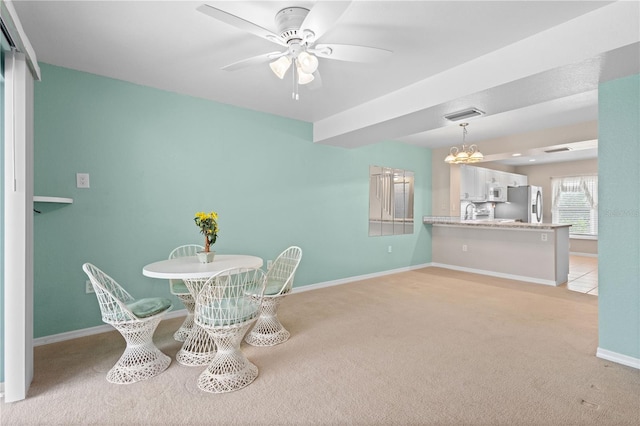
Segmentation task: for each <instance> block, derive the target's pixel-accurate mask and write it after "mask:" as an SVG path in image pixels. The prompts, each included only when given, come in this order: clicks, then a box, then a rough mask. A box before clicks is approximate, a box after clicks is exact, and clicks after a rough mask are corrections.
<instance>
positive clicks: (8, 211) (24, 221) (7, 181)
mask: <svg viewBox="0 0 640 426" xmlns="http://www.w3.org/2000/svg"><path fill="white" fill-rule="evenodd" d="M4 76H5V108H4V110H5V137H4V171H5V172H4V376H5V386H4V388H5V389H4V390H5V402H12V401H18V400H21V399H24V398H25V397H26V394H27V391H28V389H29V385H30V384H31V380H32V378H33V78H32V76H31V73H30V72H29V70H28V67H27V62H26V59H25V55H24V54H22V53H17V52H7V54H6V55H5V73H4Z"/></svg>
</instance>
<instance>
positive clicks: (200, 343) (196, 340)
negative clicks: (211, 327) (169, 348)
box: [176, 323, 216, 367]
mask: <svg viewBox="0 0 640 426" xmlns="http://www.w3.org/2000/svg"><path fill="white" fill-rule="evenodd" d="M215 355H216V345H215V343H214V342H213V340H212V339H211V337H210V336H209V335H208V334H207V332H206V331H205V330H203V329H202V327H200V326H199V325H198V324H195V323H194V324H193V328H192V329H191V333H189V335H188V336H187V339H186V340H185V341H184V343H183V344H182V348H180V350H179V351H178V353H177V354H176V361H178V362H179V363H180V364H182V365H186V366H190V367H194V366H201V365H209V364H210V363H211V361H212V360H213V358H214V357H215Z"/></svg>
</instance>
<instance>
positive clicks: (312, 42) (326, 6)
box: [197, 1, 392, 100]
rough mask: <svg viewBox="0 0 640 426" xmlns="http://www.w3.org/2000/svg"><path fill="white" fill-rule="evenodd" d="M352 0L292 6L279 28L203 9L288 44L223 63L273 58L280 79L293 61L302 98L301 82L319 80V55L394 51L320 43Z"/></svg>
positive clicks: (350, 57)
mask: <svg viewBox="0 0 640 426" xmlns="http://www.w3.org/2000/svg"><path fill="white" fill-rule="evenodd" d="M349 5H350V2H335V1H319V2H317V3H316V4H315V6H313V8H311V10H309V9H306V8H303V7H297V6H291V7H286V8H284V9H282V10H280V11H279V12H278V13H276V15H275V25H276V31H277V32H272V31H270V30H268V29H266V28H263V27H261V26H259V25H257V24H254V23H253V22H249V21H247V20H245V19H243V18H240V17H239V16H235V15H232V14H230V13H228V12H225V11H224V10H221V9H218V8H215V7H213V6H210V5H208V4H203V5H201V6H199V7H198V8H197V10H198V11H199V12H202V13H204V14H206V15H209V16H211V17H213V18H215V19H217V20H219V21H221V22H224V23H226V24H229V25H232V26H234V27H236V28H239V29H241V30H244V31H246V32H248V33H251V34H253V35H256V36H258V37H261V38H264V39H265V40H268V41H270V42H272V43H275V44H278V45H280V46H281V47H284V48H285V49H284V50H281V51H274V52H268V53H263V54H260V55H258V56H254V57H251V58H247V59H243V60H240V61H238V62H234V63H232V64H229V65H226V66H224V67H222V69H223V70H227V71H235V70H238V69H241V68H245V67H248V66H252V65H257V64H261V63H265V62H270V64H269V66H270V67H271V70H272V71H273V72H274V74H275V75H276V76H278V77H279V78H280V79H282V78H284V76H285V74H286V73H287V71H288V70H289V68H291V65H293V71H292V76H293V85H294V87H293V93H292V98H293V99H296V100H297V99H299V95H298V84H307V83H310V82H312V81H313V80H316V82H319V80H320V74H319V72H318V58H323V59H335V60H339V61H351V62H376V61H380V60H383V59H385V58H387V57H388V56H390V55H391V53H392V52H391V51H389V50H385V49H378V48H375V47H367V46H355V45H350V44H333V43H332V44H316V42H317V41H318V40H319V39H320V38H321V37H322V36H323V35H324V34H325V33H326V32H327V31H328V30H329V29H330V28H331V27H332V26H333V25H334V23H335V22H336V21H338V19H339V18H340V17H341V16H342V15H343V13H344V12H345V11H346V10H347V8H348V7H349Z"/></svg>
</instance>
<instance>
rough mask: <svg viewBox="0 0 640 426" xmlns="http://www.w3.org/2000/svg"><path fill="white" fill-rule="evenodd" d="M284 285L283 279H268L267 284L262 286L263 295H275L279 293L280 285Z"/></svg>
mask: <svg viewBox="0 0 640 426" xmlns="http://www.w3.org/2000/svg"><path fill="white" fill-rule="evenodd" d="M283 285H284V281H280V280H269V281H267V286H266V287H265V288H264V294H265V296H275V295H276V294H278V293H280V290H281V289H282V286H283Z"/></svg>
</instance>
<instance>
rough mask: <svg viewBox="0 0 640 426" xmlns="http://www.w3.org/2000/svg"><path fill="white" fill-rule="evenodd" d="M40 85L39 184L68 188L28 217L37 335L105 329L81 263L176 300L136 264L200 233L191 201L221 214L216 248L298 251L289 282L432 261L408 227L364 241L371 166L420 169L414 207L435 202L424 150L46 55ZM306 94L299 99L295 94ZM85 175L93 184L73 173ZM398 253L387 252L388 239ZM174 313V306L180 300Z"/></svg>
mask: <svg viewBox="0 0 640 426" xmlns="http://www.w3.org/2000/svg"><path fill="white" fill-rule="evenodd" d="M41 70H42V81H41V82H39V83H36V87H35V142H34V151H35V153H34V155H35V158H34V166H35V184H34V185H35V194H36V195H48V196H61V197H71V198H73V199H74V202H73V204H71V205H49V206H42V205H39V207H40V208H42V209H43V212H42V214H37V215H36V216H35V218H34V232H35V246H34V250H35V253H34V256H35V270H34V287H35V289H34V291H35V296H34V299H35V300H34V305H35V308H34V309H35V318H34V328H35V329H34V337H43V336H49V335H53V334H57V333H62V332H67V331H72V330H79V329H84V328H87V327H92V326H96V325H101V324H102V322H101V321H100V313H99V309H98V304H97V301H96V299H95V296H94V295H93V294H85V290H84V283H85V280H86V276H85V275H84V273H83V272H82V269H81V266H82V264H83V263H84V262H91V263H94V264H95V265H96V266H98V267H99V268H101V269H103V270H104V271H105V272H107V273H108V274H109V275H111V276H112V277H113V278H114V279H116V281H118V282H119V283H121V284H122V285H123V286H125V287H126V288H128V289H129V290H130V292H131V293H132V294H133V295H134V296H150V295H155V296H165V297H170V294H169V289H168V284H167V282H165V281H162V280H157V279H152V278H147V277H144V276H142V273H141V272H142V267H143V266H144V265H146V264H148V263H150V262H153V261H156V260H160V259H164V258H166V257H167V256H168V255H169V252H170V251H171V249H173V248H174V247H176V246H178V245H181V244H186V243H202V241H201V240H202V236H201V235H200V234H199V232H198V228H197V227H196V226H195V224H194V222H193V216H194V213H195V212H197V211H202V210H204V211H209V210H215V211H217V212H218V214H219V224H220V233H219V239H218V242H217V243H216V244H215V246H214V249H215V250H216V251H217V252H218V253H222V254H224V253H246V254H253V255H257V256H260V257H262V258H263V259H265V261H266V260H267V259H274V258H275V257H276V255H277V254H278V253H280V251H282V250H283V249H284V248H286V247H288V246H290V245H299V246H300V247H302V250H303V258H302V262H301V264H300V268H299V270H298V273H297V274H296V282H295V286H296V287H300V286H306V285H311V284H315V283H321V282H325V281H330V280H336V279H342V278H347V277H352V276H358V275H363V274H370V273H375V272H379V271H386V270H391V269H396V268H402V267H407V266H411V265H418V264H422V263H425V262H430V261H431V237H430V234H429V233H428V230H427V229H426V227H425V226H423V225H422V224H421V223H420V221H418V222H417V223H416V225H415V233H414V234H412V235H402V236H389V237H369V236H368V235H367V233H368V223H367V217H368V194H369V190H368V184H369V178H368V173H369V166H370V165H372V164H375V165H383V166H388V167H395V168H403V169H407V170H412V171H414V172H415V177H416V195H415V216H416V217H417V218H421V217H422V215H424V214H428V213H429V212H430V210H431V205H430V203H431V170H430V164H431V152H430V150H427V149H424V148H417V147H413V146H408V145H405V144H400V143H397V142H390V141H387V142H381V143H379V144H376V145H371V146H366V147H363V148H359V149H353V150H350V149H344V148H338V147H332V146H325V145H319V144H314V143H313V142H312V126H311V124H309V123H305V122H301V121H296V120H291V119H286V118H282V117H278V116H273V115H269V114H264V113H259V112H255V111H249V110H246V109H241V108H236V107H232V106H228V105H222V104H219V103H215V102H212V101H208V100H204V99H199V98H194V97H189V96H183V95H179V94H175V93H170V92H165V91H161V90H157V89H152V88H149V87H144V86H139V85H134V84H130V83H126V82H122V81H118V80H113V79H109V78H104V77H99V76H96V75H92V74H87V73H83V72H78V71H73V70H69V69H65V68H60V67H55V66H51V65H47V64H41ZM300 102H303V101H300ZM77 172H84V173H89V174H90V184H91V188H90V189H77V188H76V187H75V174H76V173H77ZM389 245H392V246H393V252H392V253H387V246H389ZM174 301H175V303H174V309H182V308H183V306H182V305H181V303H180V302H179V301H178V300H177V299H174Z"/></svg>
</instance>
